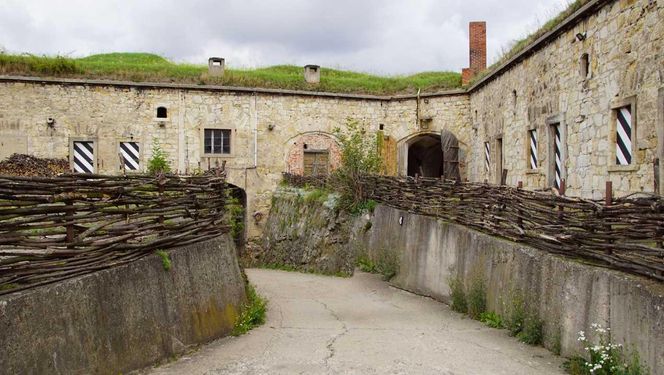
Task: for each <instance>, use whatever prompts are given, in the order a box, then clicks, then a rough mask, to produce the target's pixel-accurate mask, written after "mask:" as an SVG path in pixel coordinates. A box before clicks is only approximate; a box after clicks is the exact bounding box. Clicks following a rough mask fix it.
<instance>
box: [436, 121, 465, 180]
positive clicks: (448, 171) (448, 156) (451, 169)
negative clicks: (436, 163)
mask: <svg viewBox="0 0 664 375" xmlns="http://www.w3.org/2000/svg"><path fill="white" fill-rule="evenodd" d="M440 147H441V149H442V152H443V163H442V177H443V178H444V179H446V180H457V181H458V180H459V179H460V178H461V175H460V172H459V140H457V138H456V136H454V134H453V133H452V132H450V131H448V130H443V131H441V132H440Z"/></svg>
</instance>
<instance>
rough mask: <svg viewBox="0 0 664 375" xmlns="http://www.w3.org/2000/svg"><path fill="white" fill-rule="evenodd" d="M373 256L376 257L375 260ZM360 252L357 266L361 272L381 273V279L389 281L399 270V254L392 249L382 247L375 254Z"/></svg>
mask: <svg viewBox="0 0 664 375" xmlns="http://www.w3.org/2000/svg"><path fill="white" fill-rule="evenodd" d="M373 258H376V259H375V260H374V259H373ZM373 258H372V257H370V256H368V255H366V254H361V255H359V256H358V258H357V267H358V268H359V269H360V270H361V271H363V272H369V273H376V274H380V275H383V280H385V281H390V280H392V278H393V277H394V276H396V275H397V273H398V272H399V265H400V262H399V255H398V254H397V252H396V251H394V250H389V249H383V250H380V251H378V252H377V256H375V257H373Z"/></svg>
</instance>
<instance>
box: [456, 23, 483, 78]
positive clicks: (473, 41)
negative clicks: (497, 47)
mask: <svg viewBox="0 0 664 375" xmlns="http://www.w3.org/2000/svg"><path fill="white" fill-rule="evenodd" d="M468 29H469V32H468V39H469V40H470V67H469V68H464V69H463V71H462V72H461V81H462V83H463V84H464V85H467V84H468V83H470V81H471V80H472V79H473V77H475V75H476V74H477V73H479V72H481V71H483V70H485V69H486V22H471V23H470V24H469V27H468Z"/></svg>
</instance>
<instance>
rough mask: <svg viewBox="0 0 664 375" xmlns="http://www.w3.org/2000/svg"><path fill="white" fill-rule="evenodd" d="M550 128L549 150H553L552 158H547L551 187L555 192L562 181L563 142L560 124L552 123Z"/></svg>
mask: <svg viewBox="0 0 664 375" xmlns="http://www.w3.org/2000/svg"><path fill="white" fill-rule="evenodd" d="M550 128H551V139H552V140H553V142H552V147H551V148H550V150H553V157H552V158H549V159H550V162H549V164H550V165H549V169H550V170H551V172H552V173H551V174H550V176H553V178H550V180H551V185H550V186H553V187H554V188H556V189H557V190H560V185H561V182H562V179H563V141H562V133H561V128H560V123H554V124H551V125H550Z"/></svg>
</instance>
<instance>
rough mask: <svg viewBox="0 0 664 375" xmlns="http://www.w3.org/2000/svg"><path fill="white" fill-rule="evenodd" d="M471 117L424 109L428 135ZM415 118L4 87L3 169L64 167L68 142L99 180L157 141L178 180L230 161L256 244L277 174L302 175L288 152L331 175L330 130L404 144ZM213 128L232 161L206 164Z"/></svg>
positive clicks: (147, 153) (344, 103) (231, 96)
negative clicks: (37, 161)
mask: <svg viewBox="0 0 664 375" xmlns="http://www.w3.org/2000/svg"><path fill="white" fill-rule="evenodd" d="M159 106H164V107H166V108H167V110H168V118H167V119H165V120H163V119H158V118H156V108H157V107H159ZM468 108H469V101H468V97H467V96H466V95H454V96H449V97H448V96H445V97H437V98H431V99H423V100H421V108H420V112H421V113H424V114H427V115H429V116H433V118H434V119H433V122H432V125H431V126H430V128H429V129H428V130H426V131H425V132H433V133H439V132H440V129H442V128H449V129H451V130H452V131H453V132H455V133H456V134H463V135H464V136H463V137H466V136H465V134H467V132H465V131H464V130H463V129H464V127H466V126H467V125H468V122H467V113H468ZM416 109H417V105H416V101H415V100H414V99H405V100H398V101H394V102H390V101H387V100H379V99H356V98H330V97H308V96H298V95H277V94H266V93H251V92H232V91H230V92H229V91H215V90H198V89H196V90H189V89H177V88H145V87H139V86H136V87H130V88H127V87H121V86H115V85H112V84H108V85H87V84H83V83H81V84H37V83H26V82H0V135H2V137H1V139H0V142H2V147H1V148H0V159H2V158H5V157H7V156H9V155H10V154H11V153H14V152H19V153H28V154H32V155H36V156H39V157H57V158H68V157H70V155H71V152H70V147H71V141H72V140H93V141H95V142H96V145H95V153H96V159H97V160H96V166H97V169H96V171H97V172H100V173H119V172H120V171H121V169H120V159H119V157H118V152H119V142H121V141H134V142H138V143H139V144H140V148H141V164H142V168H144V167H145V164H146V163H147V160H148V159H149V158H150V157H151V151H152V143H153V141H154V140H156V141H158V142H159V144H160V145H161V146H162V148H163V149H164V150H165V151H166V152H167V153H168V154H169V158H170V162H171V166H172V167H173V169H177V170H178V171H180V172H189V173H191V172H193V171H196V170H199V169H202V170H205V169H207V168H208V165H209V166H212V167H214V166H215V165H216V164H220V163H221V162H222V161H226V162H227V164H226V166H227V170H228V181H229V183H231V184H234V185H236V186H238V187H240V188H242V189H244V190H245V191H246V193H247V198H248V201H247V205H248V208H247V211H248V215H247V218H248V223H247V224H248V225H247V227H248V236H249V237H250V238H256V237H257V236H258V235H260V233H261V231H262V225H264V222H263V223H262V222H256V221H255V220H254V219H253V215H254V213H257V212H261V213H263V214H267V212H268V211H269V205H270V199H271V196H272V192H273V191H274V189H275V188H276V186H277V185H278V183H279V181H280V180H281V173H282V172H285V171H288V170H289V159H290V163H291V164H292V163H296V166H297V167H298V168H299V167H300V163H301V158H299V156H300V153H299V151H298V152H294V150H293V147H300V146H301V145H297V144H301V143H306V142H313V143H314V146H316V147H329V148H330V149H331V151H332V152H331V157H330V159H331V164H332V166H336V165H338V163H339V156H338V153H337V151H336V150H335V148H336V143H335V142H334V141H330V140H333V139H334V136H333V132H334V129H335V128H343V127H344V125H345V124H346V122H347V120H348V119H353V120H357V121H359V122H360V124H362V125H363V126H364V127H365V128H366V130H367V131H368V133H369V134H375V133H376V132H377V131H378V130H379V126H380V124H383V125H384V128H385V130H384V132H383V133H384V134H385V135H386V136H389V137H392V138H393V139H395V140H398V142H400V144H405V143H404V141H405V140H406V139H408V138H409V137H411V136H413V135H415V134H421V133H423V132H422V131H420V129H419V127H418V125H417V118H418V115H417V111H416ZM49 117H51V118H53V119H55V124H54V125H53V126H52V127H51V126H48V125H47V118H49ZM214 128H218V129H230V130H231V154H229V155H223V156H210V155H205V154H203V144H202V143H203V131H204V129H214ZM463 137H461V138H463ZM463 139H464V142H465V144H469V143H470V140H469V139H468V138H467V137H466V138H463ZM255 144H257V147H254V145H255ZM256 150H257V152H256ZM254 163H256V164H254ZM291 169H292V168H291Z"/></svg>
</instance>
